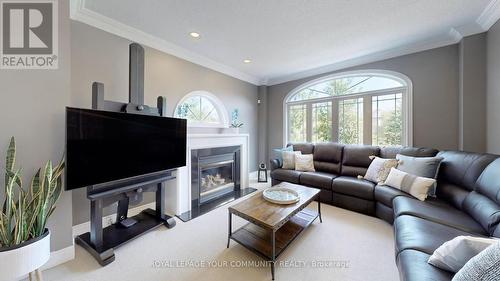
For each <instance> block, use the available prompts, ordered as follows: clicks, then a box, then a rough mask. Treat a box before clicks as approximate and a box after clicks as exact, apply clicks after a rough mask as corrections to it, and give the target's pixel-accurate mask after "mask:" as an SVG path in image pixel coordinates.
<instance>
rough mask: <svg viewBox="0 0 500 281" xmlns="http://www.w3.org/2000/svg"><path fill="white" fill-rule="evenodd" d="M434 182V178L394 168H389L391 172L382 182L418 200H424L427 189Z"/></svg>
mask: <svg viewBox="0 0 500 281" xmlns="http://www.w3.org/2000/svg"><path fill="white" fill-rule="evenodd" d="M435 183H436V180H435V179H430V178H424V177H417V176H414V175H410V174H408V173H405V172H403V171H400V170H398V169H396V168H391V172H390V173H389V176H388V177H387V180H386V181H385V183H384V184H385V185H388V186H391V187H394V188H397V189H400V190H401V191H403V192H406V193H408V194H410V195H411V196H413V197H415V198H417V199H418V200H420V201H425V199H426V198H427V194H428V193H429V189H431V188H432V186H433V185H434V184H435Z"/></svg>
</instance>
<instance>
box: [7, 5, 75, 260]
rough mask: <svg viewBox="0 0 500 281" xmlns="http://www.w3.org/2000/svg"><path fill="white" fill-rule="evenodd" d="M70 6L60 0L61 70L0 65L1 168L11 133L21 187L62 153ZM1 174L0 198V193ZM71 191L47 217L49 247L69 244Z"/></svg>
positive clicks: (64, 194)
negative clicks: (15, 146)
mask: <svg viewBox="0 0 500 281" xmlns="http://www.w3.org/2000/svg"><path fill="white" fill-rule="evenodd" d="M69 33H70V27H69V7H68V2H67V1H59V69H57V70H0V85H1V87H2V90H1V91H0V97H1V100H2V102H1V105H2V109H1V110H0V128H1V129H0V167H4V165H5V163H4V161H5V160H4V159H5V151H6V148H7V145H8V142H9V139H10V137H11V136H15V137H16V142H17V150H18V151H17V166H18V167H22V169H23V176H24V178H23V181H24V184H25V188H27V185H29V182H30V181H31V178H32V177H33V175H34V173H35V171H36V170H37V169H38V168H40V167H42V166H43V165H45V162H46V161H47V160H52V161H53V162H58V161H59V160H60V159H61V157H62V155H63V152H64V110H65V109H64V108H65V106H66V105H68V104H69V99H70V92H71V89H70V60H71V56H70V42H69V41H70V39H69V36H70V35H69ZM3 181H4V177H3V176H1V177H0V184H1V185H2V187H1V188H0V193H2V194H0V198H3V190H4V188H3ZM70 210H71V192H64V193H63V195H62V197H61V199H60V200H59V202H58V204H57V209H56V211H55V212H54V214H53V215H52V217H51V218H50V220H49V223H48V228H49V229H50V231H51V249H52V250H53V251H55V250H60V249H63V248H66V247H68V246H71V245H72V243H73V238H72V231H71V226H72V216H71V211H70Z"/></svg>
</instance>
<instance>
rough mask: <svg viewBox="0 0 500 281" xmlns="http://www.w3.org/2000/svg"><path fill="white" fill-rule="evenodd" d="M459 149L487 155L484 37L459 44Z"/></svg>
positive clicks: (465, 40)
mask: <svg viewBox="0 0 500 281" xmlns="http://www.w3.org/2000/svg"><path fill="white" fill-rule="evenodd" d="M459 64H460V66H459V148H460V150H465V151H472V152H485V151H486V33H481V34H477V35H473V36H469V37H465V38H464V39H463V40H462V41H461V42H460V44H459Z"/></svg>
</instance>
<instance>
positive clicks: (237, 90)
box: [71, 21, 258, 225]
mask: <svg viewBox="0 0 500 281" xmlns="http://www.w3.org/2000/svg"><path fill="white" fill-rule="evenodd" d="M130 43H131V42H130V41H129V40H126V39H123V38H121V37H118V36H115V35H112V34H110V33H107V32H104V31H101V30H98V29H96V28H93V27H90V26H88V25H85V24H82V23H79V22H75V21H72V22H71V50H72V65H71V70H72V72H71V78H72V85H71V105H72V106H76V107H84V108H90V107H91V84H92V82H94V81H98V82H102V83H104V92H105V99H107V100H115V101H122V102H128V45H129V44H130ZM144 84H145V85H144V88H145V89H144V92H145V103H146V104H149V105H156V98H157V96H160V95H161V96H166V97H167V110H168V114H169V115H172V114H173V111H174V108H175V106H176V104H177V102H178V101H179V100H180V99H181V98H182V97H183V96H184V95H186V94H188V93H189V92H191V91H195V90H206V91H209V92H211V93H213V94H214V95H216V96H217V97H219V98H220V99H221V100H222V101H223V103H224V105H225V106H226V108H227V110H228V114H230V112H231V111H232V110H233V109H235V108H238V109H239V110H240V119H241V121H242V122H244V123H245V125H244V127H243V128H242V129H241V132H242V133H249V134H250V155H249V156H250V157H249V158H250V163H249V165H250V166H249V167H250V171H255V170H256V169H257V151H258V145H257V140H258V137H257V136H258V128H257V115H258V106H257V97H258V87H257V86H255V85H252V84H249V83H247V82H243V81H241V80H238V79H235V78H232V77H229V76H226V75H224V74H221V73H219V72H216V71H212V70H209V69H207V68H204V67H201V66H199V65H196V64H193V63H190V62H187V61H185V60H182V59H179V58H177V57H174V56H171V55H168V54H165V53H163V52H160V51H157V50H154V49H151V48H145V82H144ZM151 200H152V194H150V195H149V196H147V197H146V200H145V202H150V201H151ZM73 204H74V205H73V223H74V224H75V225H76V224H80V223H82V222H85V221H88V219H89V206H88V205H89V202H88V200H87V199H86V198H85V190H84V189H79V190H74V191H73ZM112 211H113V210H112V209H111V208H108V209H107V210H106V212H105V213H107V214H109V213H111V212H112Z"/></svg>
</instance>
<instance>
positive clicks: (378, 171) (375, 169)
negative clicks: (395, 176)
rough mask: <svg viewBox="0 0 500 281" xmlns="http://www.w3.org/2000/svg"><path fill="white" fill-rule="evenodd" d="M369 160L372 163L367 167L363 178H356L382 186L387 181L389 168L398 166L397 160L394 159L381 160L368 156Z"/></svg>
mask: <svg viewBox="0 0 500 281" xmlns="http://www.w3.org/2000/svg"><path fill="white" fill-rule="evenodd" d="M370 158H371V159H373V161H372V163H371V164H370V166H369V167H368V170H367V171H366V175H365V176H364V177H362V176H359V177H358V178H360V179H361V178H364V179H365V180H369V181H371V182H374V183H380V184H382V183H383V182H384V181H385V180H386V179H387V176H388V175H389V172H390V171H391V168H396V167H397V166H398V160H396V159H383V158H379V157H376V156H370Z"/></svg>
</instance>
